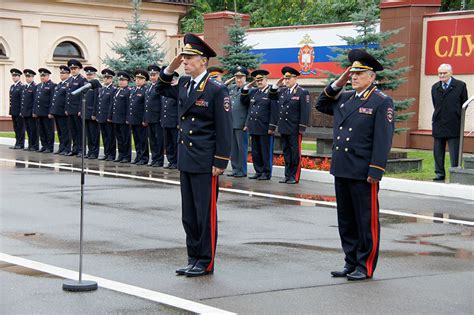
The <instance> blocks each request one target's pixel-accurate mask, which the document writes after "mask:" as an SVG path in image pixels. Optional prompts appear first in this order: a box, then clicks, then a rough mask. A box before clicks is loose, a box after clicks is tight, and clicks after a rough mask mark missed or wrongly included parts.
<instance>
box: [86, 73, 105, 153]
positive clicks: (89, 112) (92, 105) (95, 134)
mask: <svg viewBox="0 0 474 315" xmlns="http://www.w3.org/2000/svg"><path fill="white" fill-rule="evenodd" d="M84 72H85V73H86V79H87V81H90V80H95V79H96V73H97V69H96V68H94V67H84ZM100 87H101V86H99V87H98V88H97V89H89V90H88V91H87V92H86V113H85V115H86V117H85V118H86V126H85V128H86V139H87V148H88V151H87V153H86V154H85V155H84V158H86V159H91V160H94V159H97V157H98V156H99V149H100V131H99V123H98V122H97V120H96V119H95V115H96V114H95V112H96V110H97V103H98V102H99V88H100Z"/></svg>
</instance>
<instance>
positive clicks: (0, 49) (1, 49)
mask: <svg viewBox="0 0 474 315" xmlns="http://www.w3.org/2000/svg"><path fill="white" fill-rule="evenodd" d="M0 58H1V59H7V58H8V56H7V50H6V49H5V46H3V44H2V43H0Z"/></svg>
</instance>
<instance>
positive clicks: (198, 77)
mask: <svg viewBox="0 0 474 315" xmlns="http://www.w3.org/2000/svg"><path fill="white" fill-rule="evenodd" d="M206 74H207V70H204V72H203V73H201V74H200V75H198V76H197V77H195V78H194V79H193V78H192V77H191V81H194V82H196V83H195V85H194V87H196V85H197V84H199V82H201V80H202V79H203V78H204V76H205V75H206Z"/></svg>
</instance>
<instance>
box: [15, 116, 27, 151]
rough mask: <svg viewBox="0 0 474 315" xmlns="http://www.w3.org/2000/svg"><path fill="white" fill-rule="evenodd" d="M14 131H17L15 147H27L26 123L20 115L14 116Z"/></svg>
mask: <svg viewBox="0 0 474 315" xmlns="http://www.w3.org/2000/svg"><path fill="white" fill-rule="evenodd" d="M12 123H13V131H15V147H18V148H22V149H23V148H24V147H25V124H24V123H23V118H21V117H20V116H18V115H14V116H12Z"/></svg>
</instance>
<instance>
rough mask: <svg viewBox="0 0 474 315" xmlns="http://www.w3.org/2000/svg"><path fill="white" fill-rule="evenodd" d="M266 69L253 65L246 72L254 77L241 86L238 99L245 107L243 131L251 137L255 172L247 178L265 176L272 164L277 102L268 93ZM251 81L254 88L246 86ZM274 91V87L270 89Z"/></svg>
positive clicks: (268, 174) (270, 172)
mask: <svg viewBox="0 0 474 315" xmlns="http://www.w3.org/2000/svg"><path fill="white" fill-rule="evenodd" d="M269 74H270V73H269V72H268V71H267V70H262V69H257V70H254V71H252V73H251V74H250V75H251V76H252V77H253V78H254V81H252V82H250V83H248V84H247V85H245V86H244V88H243V89H242V92H241V94H240V101H241V102H242V105H243V106H246V107H248V115H247V120H246V122H245V126H244V129H243V130H244V131H248V133H249V135H250V136H251V138H252V161H253V167H254V169H255V174H254V175H252V176H249V179H257V180H269V179H270V178H271V177H272V167H273V134H274V132H275V129H276V127H277V123H278V103H277V101H276V100H275V98H271V97H270V96H269V94H270V93H271V91H270V85H268V81H267V75H269ZM254 84H256V85H257V87H256V88H252V89H250V88H251V87H252V86H253V85H254ZM274 93H276V91H275V92H274Z"/></svg>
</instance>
